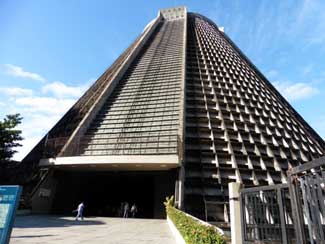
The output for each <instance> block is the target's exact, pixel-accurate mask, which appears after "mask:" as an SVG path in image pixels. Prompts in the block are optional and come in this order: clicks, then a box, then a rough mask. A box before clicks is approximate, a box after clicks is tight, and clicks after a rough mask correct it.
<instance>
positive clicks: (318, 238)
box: [288, 157, 325, 244]
mask: <svg viewBox="0 0 325 244" xmlns="http://www.w3.org/2000/svg"><path fill="white" fill-rule="evenodd" d="M324 167H325V157H322V158H319V159H316V160H314V161H312V162H310V163H307V164H303V165H300V166H298V167H295V168H293V169H292V170H290V171H289V172H288V177H289V188H290V195H291V204H292V207H293V217H294V224H295V229H296V233H297V234H296V237H297V243H302V244H305V243H311V244H325V233H324V228H325V168H324Z"/></svg>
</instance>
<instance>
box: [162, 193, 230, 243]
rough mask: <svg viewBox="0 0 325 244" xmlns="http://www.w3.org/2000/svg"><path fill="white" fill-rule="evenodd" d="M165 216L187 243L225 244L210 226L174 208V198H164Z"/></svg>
mask: <svg viewBox="0 0 325 244" xmlns="http://www.w3.org/2000/svg"><path fill="white" fill-rule="evenodd" d="M164 204H165V206H166V213H167V216H168V217H169V219H170V220H171V221H173V223H174V225H175V226H176V228H177V229H178V231H179V232H180V234H181V235H182V236H183V238H184V240H185V242H186V243H187V244H225V243H226V242H225V240H224V239H223V237H222V236H220V234H219V233H218V232H217V230H216V229H215V228H214V227H212V226H206V225H202V223H200V222H199V221H197V220H195V219H193V218H191V217H189V216H187V215H186V214H185V213H184V212H182V211H180V210H178V209H176V208H175V207H174V206H173V205H174V198H173V197H170V198H168V197H167V198H166V202H165V203H164Z"/></svg>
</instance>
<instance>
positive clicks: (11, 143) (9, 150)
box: [0, 114, 23, 162]
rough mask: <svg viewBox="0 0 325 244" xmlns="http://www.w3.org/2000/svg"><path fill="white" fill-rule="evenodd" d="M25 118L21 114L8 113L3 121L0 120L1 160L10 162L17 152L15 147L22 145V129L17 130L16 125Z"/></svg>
mask: <svg viewBox="0 0 325 244" xmlns="http://www.w3.org/2000/svg"><path fill="white" fill-rule="evenodd" d="M22 119H23V118H22V117H21V116H20V114H12V115H7V116H6V118H4V119H3V121H0V161H1V162H8V161H10V159H11V158H12V156H13V155H14V154H15V153H16V152H17V151H16V150H14V148H15V147H20V146H21V144H20V143H19V141H21V140H22V139H23V138H22V137H21V130H17V129H16V126H17V125H19V124H20V123H21V120H22Z"/></svg>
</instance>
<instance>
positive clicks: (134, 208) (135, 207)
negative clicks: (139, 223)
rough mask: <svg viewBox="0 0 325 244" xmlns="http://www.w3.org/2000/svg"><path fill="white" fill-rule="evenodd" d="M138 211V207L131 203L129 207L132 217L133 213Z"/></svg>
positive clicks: (133, 216)
mask: <svg viewBox="0 0 325 244" xmlns="http://www.w3.org/2000/svg"><path fill="white" fill-rule="evenodd" d="M137 212H138V208H137V205H135V203H133V205H132V207H131V215H132V218H135V214H136V213H137Z"/></svg>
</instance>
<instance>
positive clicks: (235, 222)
mask: <svg viewBox="0 0 325 244" xmlns="http://www.w3.org/2000/svg"><path fill="white" fill-rule="evenodd" d="M240 186H241V184H240V183H236V182H231V183H229V184H228V189H229V208H230V227H231V243H232V244H243V238H242V225H241V215H240V202H239V190H240Z"/></svg>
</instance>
